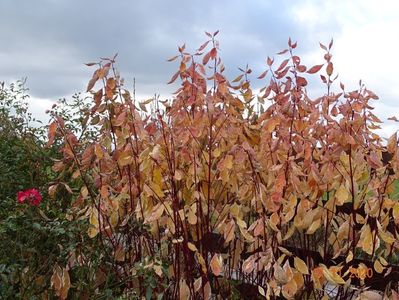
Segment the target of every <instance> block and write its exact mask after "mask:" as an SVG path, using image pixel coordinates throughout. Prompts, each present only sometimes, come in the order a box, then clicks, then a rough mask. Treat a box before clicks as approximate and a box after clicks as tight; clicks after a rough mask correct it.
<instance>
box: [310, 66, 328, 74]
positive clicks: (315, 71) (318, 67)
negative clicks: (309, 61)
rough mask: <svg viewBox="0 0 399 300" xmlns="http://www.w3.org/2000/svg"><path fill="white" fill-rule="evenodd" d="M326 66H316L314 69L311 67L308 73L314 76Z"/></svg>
mask: <svg viewBox="0 0 399 300" xmlns="http://www.w3.org/2000/svg"><path fill="white" fill-rule="evenodd" d="M323 66H324V65H315V66H313V67H311V68H310V69H309V70H308V71H307V72H306V73H309V74H314V73H317V72H319V71H320V69H321V68H322V67H323Z"/></svg>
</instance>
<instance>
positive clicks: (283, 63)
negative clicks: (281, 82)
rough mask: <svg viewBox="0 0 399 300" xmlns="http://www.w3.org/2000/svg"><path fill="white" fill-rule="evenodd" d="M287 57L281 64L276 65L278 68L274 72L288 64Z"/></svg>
mask: <svg viewBox="0 0 399 300" xmlns="http://www.w3.org/2000/svg"><path fill="white" fill-rule="evenodd" d="M288 61H289V59H288V58H287V59H285V60H283V62H282V63H281V65H280V66H279V67H278V69H277V70H276V72H279V71H281V70H282V69H284V67H285V66H286V65H287V64H288Z"/></svg>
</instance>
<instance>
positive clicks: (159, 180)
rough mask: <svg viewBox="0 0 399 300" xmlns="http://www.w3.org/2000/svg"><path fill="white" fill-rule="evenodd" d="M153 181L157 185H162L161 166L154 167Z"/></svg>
mask: <svg viewBox="0 0 399 300" xmlns="http://www.w3.org/2000/svg"><path fill="white" fill-rule="evenodd" d="M153 182H154V183H155V184H156V185H159V186H162V170H161V168H155V169H154V173H153Z"/></svg>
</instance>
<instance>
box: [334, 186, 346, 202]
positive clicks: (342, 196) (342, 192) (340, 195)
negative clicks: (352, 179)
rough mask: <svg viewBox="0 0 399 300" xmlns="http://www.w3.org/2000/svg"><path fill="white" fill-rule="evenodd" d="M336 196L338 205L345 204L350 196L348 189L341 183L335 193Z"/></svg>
mask: <svg viewBox="0 0 399 300" xmlns="http://www.w3.org/2000/svg"><path fill="white" fill-rule="evenodd" d="M335 198H336V200H337V205H342V204H344V203H345V202H346V201H347V200H348V198H349V193H348V191H347V189H346V188H345V187H344V186H342V185H341V186H340V187H339V188H338V190H337V191H336V193H335Z"/></svg>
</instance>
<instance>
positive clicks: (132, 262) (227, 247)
mask: <svg viewBox="0 0 399 300" xmlns="http://www.w3.org/2000/svg"><path fill="white" fill-rule="evenodd" d="M216 34H217V33H215V34H213V35H211V34H208V33H207V36H208V38H209V39H208V40H207V41H206V42H205V43H204V44H203V45H202V46H201V47H200V48H199V49H198V50H197V51H196V52H195V53H193V54H190V53H187V52H186V50H185V47H184V46H182V47H179V53H178V55H177V56H175V57H173V58H172V59H171V61H173V60H176V59H179V68H178V71H177V72H176V73H175V74H174V75H173V77H172V79H171V80H170V83H172V82H174V81H175V80H177V79H178V78H179V79H180V80H181V86H180V88H179V89H178V90H177V91H176V93H175V94H174V97H173V100H172V101H171V102H169V101H160V100H159V99H153V100H152V106H153V108H154V109H153V110H152V112H151V113H148V112H147V106H146V105H148V104H149V102H150V101H146V102H141V103H137V101H135V99H134V97H132V94H131V93H130V92H129V91H128V90H127V89H124V87H123V80H122V79H121V78H120V76H119V74H118V73H117V72H116V70H115V67H114V64H115V57H114V58H110V59H103V60H102V61H100V62H99V63H90V64H88V65H89V66H97V69H96V70H95V72H94V74H93V77H92V78H91V80H90V81H89V84H88V87H87V91H88V92H90V93H91V95H92V98H93V100H92V107H91V109H90V111H87V114H86V117H87V122H88V124H91V125H92V126H94V127H93V128H94V129H93V139H92V141H85V142H82V141H80V140H79V138H77V136H76V134H75V133H74V132H72V131H71V130H70V129H69V128H67V126H66V125H65V123H64V120H63V119H62V118H61V117H60V116H58V115H57V114H56V113H53V114H52V116H53V121H52V123H51V124H50V126H49V145H51V144H52V143H53V142H55V141H56V142H57V141H59V138H61V139H62V140H63V144H62V148H61V153H62V158H61V159H60V160H59V161H57V162H56V163H55V165H54V169H55V170H56V171H57V172H61V173H62V172H69V173H71V174H72V175H71V177H72V178H73V179H74V180H79V181H80V182H81V184H82V188H81V189H80V190H79V191H77V193H74V194H73V198H74V200H73V204H72V214H71V218H72V219H73V220H82V219H85V220H87V223H88V224H89V228H88V231H87V235H88V237H90V238H91V239H92V240H94V241H96V242H98V245H99V247H100V248H101V255H100V257H95V258H93V257H90V256H88V255H86V254H85V253H82V252H79V251H78V250H77V249H76V250H73V251H72V253H75V255H74V257H75V258H76V262H74V263H73V264H78V263H79V265H80V266H81V267H87V268H91V267H92V266H93V265H94V264H96V266H98V269H96V271H95V272H97V273H96V275H95V276H96V278H97V281H100V282H101V284H100V283H99V285H98V286H99V287H104V288H105V286H108V287H110V285H109V280H114V282H115V284H117V285H118V287H119V289H118V290H113V292H112V293H113V294H114V296H116V295H121V294H120V293H122V294H125V295H133V294H134V295H137V297H147V298H148V299H149V298H151V297H155V295H157V296H158V297H166V298H173V299H176V298H177V299H178V298H180V299H187V298H189V297H194V295H197V296H196V297H197V298H199V299H209V298H210V296H211V293H213V294H216V295H219V296H221V297H231V296H232V295H236V296H237V297H241V298H246V297H247V298H255V297H260V296H261V295H263V296H266V297H271V298H275V297H278V296H283V297H285V298H292V297H299V298H317V299H321V298H323V297H326V293H327V292H326V291H327V288H328V287H329V286H334V287H336V296H337V297H340V298H345V299H346V298H350V297H352V296H353V295H355V293H356V291H355V290H354V289H353V288H352V286H353V285H356V286H357V287H358V288H360V291H362V289H363V288H364V287H367V286H370V284H372V283H373V280H380V279H381V278H383V276H386V277H385V278H384V279H383V280H384V283H383V284H384V287H385V285H387V284H388V282H390V283H389V284H391V285H389V284H388V285H387V287H388V289H387V290H386V291H385V292H386V293H387V294H390V293H391V291H390V290H389V287H392V288H397V287H395V285H396V284H397V283H396V281H395V280H393V278H394V277H392V274H389V273H390V272H391V271H392V270H394V271H395V272H396V270H397V266H396V263H397V260H396V257H397V255H398V244H397V226H398V225H397V224H398V222H399V203H398V202H397V194H395V191H394V185H395V182H396V180H397V177H398V161H399V160H398V151H397V137H396V134H394V135H393V136H392V137H391V138H390V139H389V140H388V143H387V145H386V146H384V145H383V143H382V139H381V137H379V136H378V135H377V134H375V133H374V132H373V130H374V129H376V128H378V126H379V125H378V124H379V123H381V121H380V120H379V119H378V118H377V116H375V115H374V114H373V113H372V106H371V102H372V101H373V100H376V99H378V97H377V96H376V95H375V94H374V93H373V92H372V91H370V90H369V89H367V88H366V87H365V86H364V85H363V84H362V83H360V85H359V87H358V88H357V89H356V90H353V91H348V90H346V89H345V87H344V85H343V84H342V83H341V84H340V85H339V89H340V90H339V91H338V92H334V91H333V88H334V87H335V82H336V80H337V76H336V71H335V70H334V65H333V61H332V55H331V52H330V51H331V47H332V42H331V43H330V44H329V46H328V47H326V46H324V45H322V44H321V48H322V50H323V51H324V63H323V64H320V65H315V66H313V67H311V68H308V67H306V66H305V65H304V64H303V62H302V61H301V58H300V57H299V56H297V55H296V54H295V49H296V47H297V44H296V43H293V42H292V41H291V40H289V42H288V48H287V49H285V50H283V51H282V52H280V53H279V56H278V57H281V58H282V61H281V62H280V63H279V64H277V67H275V66H276V62H275V60H274V59H273V58H267V65H266V71H265V72H264V73H263V74H261V75H260V76H259V79H260V80H262V82H264V84H265V86H264V88H262V89H261V91H260V94H259V95H258V97H256V95H255V94H254V92H253V90H252V89H251V82H250V76H251V75H250V74H251V73H252V71H251V69H249V68H246V69H241V72H242V73H241V74H240V75H239V76H238V77H237V78H235V79H234V80H232V81H229V80H228V79H227V78H226V77H225V76H224V65H223V63H222V61H221V59H220V56H219V44H218V42H217V40H216V38H215V36H216ZM208 67H209V68H208ZM319 72H322V73H321V75H320V77H319V78H320V79H321V82H322V84H323V85H324V86H325V93H324V94H323V95H321V96H320V97H318V98H312V99H311V98H310V97H309V96H308V93H307V89H308V82H309V79H310V78H312V77H314V76H316V75H315V74H317V73H319ZM99 85H100V87H98V86H99ZM384 157H389V160H386V159H383V158H384ZM59 188H61V185H60V184H55V185H52V186H51V187H50V190H51V191H50V193H54V192H55V191H58V189H59ZM395 195H396V196H395ZM79 256H81V257H84V258H85V259H82V261H79V262H78V257H79ZM72 269H73V268H72ZM101 270H106V272H107V274H106V275H104V272H103V271H101ZM143 270H148V271H143ZM98 272H100V273H98ZM367 272H368V273H367ZM61 273H62V269H58V271H55V273H54V274H58V275H57V276H58V278H55V280H59V278H61V275H62V274H61ZM148 276H150V277H148ZM369 277H373V278H369ZM98 278H101V279H98ZM104 278H107V279H104ZM55 280H53V281H52V284H53V286H55V287H56V290H57V293H61V292H62V288H63V287H62V285H61V284H58V285H57V284H56V281H55ZM104 282H105V283H104ZM373 287H374V288H376V289H380V287H379V286H378V285H376V284H374V285H373ZM68 288H69V285H68ZM72 288H75V287H74V284H73V282H72ZM367 293H369V294H371V295H372V294H373V293H374V292H370V291H369V292H367ZM190 295H191V296H190ZM64 298H65V297H64Z"/></svg>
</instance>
